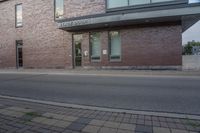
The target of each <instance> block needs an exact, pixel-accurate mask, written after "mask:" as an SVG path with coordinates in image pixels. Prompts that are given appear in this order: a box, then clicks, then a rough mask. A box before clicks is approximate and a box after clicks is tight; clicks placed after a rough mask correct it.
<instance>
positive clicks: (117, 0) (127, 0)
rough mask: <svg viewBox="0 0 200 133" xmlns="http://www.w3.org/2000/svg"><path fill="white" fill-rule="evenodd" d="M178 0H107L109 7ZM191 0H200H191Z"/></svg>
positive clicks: (197, 0)
mask: <svg viewBox="0 0 200 133" xmlns="http://www.w3.org/2000/svg"><path fill="white" fill-rule="evenodd" d="M173 1H178V0H107V8H108V9H109V8H118V7H126V6H134V5H144V4H152V3H162V2H173ZM190 1H191V2H193V3H194V2H199V1H200V0H190Z"/></svg>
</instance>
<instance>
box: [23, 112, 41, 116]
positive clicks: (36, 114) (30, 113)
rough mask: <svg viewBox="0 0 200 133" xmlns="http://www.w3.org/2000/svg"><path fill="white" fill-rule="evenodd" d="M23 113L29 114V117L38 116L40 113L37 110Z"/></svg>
mask: <svg viewBox="0 0 200 133" xmlns="http://www.w3.org/2000/svg"><path fill="white" fill-rule="evenodd" d="M25 115H27V116H31V117H40V116H41V115H40V114H39V113H37V112H28V113H26V114H25Z"/></svg>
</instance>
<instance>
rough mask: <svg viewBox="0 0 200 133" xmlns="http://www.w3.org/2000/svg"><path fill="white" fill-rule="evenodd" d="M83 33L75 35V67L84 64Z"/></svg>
mask: <svg viewBox="0 0 200 133" xmlns="http://www.w3.org/2000/svg"><path fill="white" fill-rule="evenodd" d="M82 39H83V37H82V34H77V35H73V47H74V67H81V66H82V48H81V44H82Z"/></svg>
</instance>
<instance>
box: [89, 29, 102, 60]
mask: <svg viewBox="0 0 200 133" xmlns="http://www.w3.org/2000/svg"><path fill="white" fill-rule="evenodd" d="M93 33H99V34H100V56H99V59H92V42H91V35H92V34H93ZM89 51H90V54H89V55H90V61H91V62H101V59H102V53H101V52H102V46H101V32H98V31H96V32H89Z"/></svg>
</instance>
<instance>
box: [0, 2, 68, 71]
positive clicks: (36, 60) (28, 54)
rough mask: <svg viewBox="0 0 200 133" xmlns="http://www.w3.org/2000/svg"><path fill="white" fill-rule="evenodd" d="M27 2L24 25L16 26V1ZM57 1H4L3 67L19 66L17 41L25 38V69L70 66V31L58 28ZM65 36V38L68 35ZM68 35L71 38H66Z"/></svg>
mask: <svg viewBox="0 0 200 133" xmlns="http://www.w3.org/2000/svg"><path fill="white" fill-rule="evenodd" d="M18 3H23V27H21V28H15V4H18ZM53 3H54V2H53V0H29V1H27V0H9V1H7V2H3V3H1V4H0V27H1V30H0V44H2V45H4V46H5V48H0V67H15V66H16V56H15V55H16V49H15V46H16V44H15V40H23V57H24V67H25V68H64V67H66V65H67V64H68V65H69V62H68V60H69V59H68V57H69V56H67V55H68V54H69V51H68V48H69V46H70V45H71V41H70V40H69V37H71V36H70V35H69V37H66V35H65V34H68V33H67V32H65V31H62V30H59V29H57V24H56V23H55V22H54V4H53ZM64 35H65V38H64ZM66 38H68V39H67V40H66Z"/></svg>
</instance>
